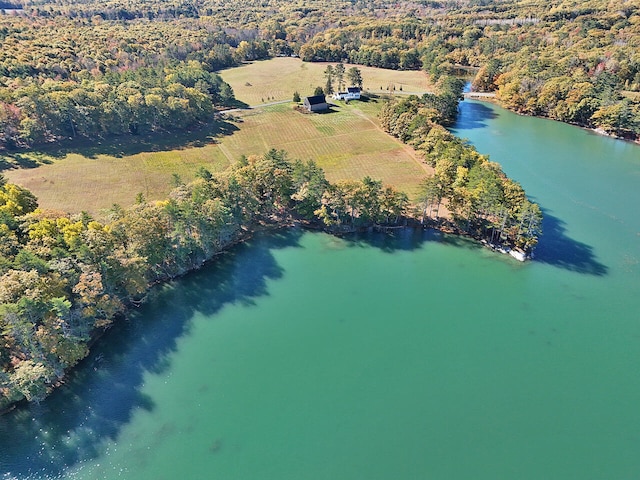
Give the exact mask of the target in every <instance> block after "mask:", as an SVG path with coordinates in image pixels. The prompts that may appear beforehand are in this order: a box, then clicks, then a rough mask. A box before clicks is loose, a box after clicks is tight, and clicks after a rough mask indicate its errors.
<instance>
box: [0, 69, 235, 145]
mask: <svg viewBox="0 0 640 480" xmlns="http://www.w3.org/2000/svg"><path fill="white" fill-rule="evenodd" d="M233 100H234V96H233V90H232V89H231V87H230V86H229V85H228V84H227V83H225V82H223V81H222V79H221V78H220V77H219V76H218V75H217V74H214V73H212V72H209V71H208V70H207V69H206V68H205V67H204V66H203V65H202V64H201V63H199V62H197V61H195V60H192V61H189V62H183V63H179V64H176V65H174V66H171V67H169V66H167V67H165V68H163V69H143V68H141V69H138V70H135V71H134V72H123V73H117V72H111V73H110V74H109V75H104V76H101V78H98V79H93V78H91V77H89V78H84V79H83V80H81V81H72V80H66V81H46V80H45V81H39V80H38V79H32V78H18V79H14V80H13V81H11V82H10V83H9V84H8V85H7V86H5V87H0V151H1V150H3V149H12V148H16V147H31V146H34V145H39V144H43V143H48V142H53V141H57V140H60V139H65V138H75V137H85V138H96V137H101V136H104V135H113V134H123V133H131V134H138V133H141V132H144V131H155V130H174V129H181V128H185V127H189V126H191V125H194V124H196V123H199V122H208V121H211V119H212V117H213V115H214V112H215V111H216V109H217V108H218V107H220V106H222V105H228V104H229V103H230V102H232V101H233Z"/></svg>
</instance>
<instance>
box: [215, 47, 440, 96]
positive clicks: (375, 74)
mask: <svg viewBox="0 0 640 480" xmlns="http://www.w3.org/2000/svg"><path fill="white" fill-rule="evenodd" d="M327 65H335V63H331V64H329V63H311V62H303V61H301V60H300V59H299V58H288V57H280V58H272V59H270V60H262V61H259V62H253V63H250V64H247V65H244V66H242V67H237V68H231V69H228V70H223V71H222V72H220V76H221V77H222V78H223V79H224V81H225V82H227V83H229V84H230V85H231V86H232V87H233V91H234V93H235V96H236V98H237V99H238V100H240V101H241V102H244V103H246V104H248V105H259V104H262V103H268V102H270V101H279V100H290V99H292V98H293V92H295V91H297V92H298V93H299V94H300V95H301V96H303V97H304V96H307V95H312V94H313V91H314V89H315V88H316V87H317V86H321V87H322V86H324V84H325V82H326V79H325V77H324V74H323V73H322V72H323V71H324V69H325V68H326V67H327ZM354 66H356V67H358V68H359V69H360V71H361V72H362V80H363V88H364V89H365V90H369V91H370V92H372V93H387V88H388V87H391V88H390V91H393V87H394V86H395V88H396V92H399V91H400V88H401V87H402V91H404V92H412V93H425V92H428V91H430V89H431V84H430V83H429V81H428V77H427V75H426V74H425V73H424V72H420V71H395V70H384V69H381V68H374V67H365V66H362V65H349V64H345V68H346V69H349V68H350V67H354ZM345 80H346V78H345ZM380 87H382V90H381V89H380ZM334 88H337V87H336V86H335V85H334Z"/></svg>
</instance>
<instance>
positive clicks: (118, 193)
mask: <svg viewBox="0 0 640 480" xmlns="http://www.w3.org/2000/svg"><path fill="white" fill-rule="evenodd" d="M217 134H219V131H218V128H217V127H216V126H214V127H213V128H209V129H207V130H201V131H198V132H194V133H183V134H180V135H170V136H150V137H146V138H145V137H122V138H121V139H120V138H118V139H113V140H112V142H111V143H110V144H109V145H108V146H104V147H103V146H101V145H92V146H88V147H83V146H80V147H79V148H78V147H77V146H75V147H74V148H73V152H71V151H67V150H66V149H50V150H47V151H39V152H29V153H24V154H19V155H12V156H3V157H1V158H0V161H2V163H3V164H4V166H5V168H6V167H9V169H6V170H4V171H2V173H3V175H4V176H5V177H6V178H7V179H8V180H9V181H11V182H13V183H17V184H18V185H22V186H23V187H25V188H28V189H29V190H31V191H32V192H33V193H34V194H35V195H36V196H37V197H38V202H39V205H40V206H41V207H43V208H49V209H55V210H62V211H65V212H79V211H82V210H84V211H87V212H90V213H93V214H99V213H100V210H101V209H104V208H108V207H110V206H111V205H113V204H114V203H118V204H120V205H123V206H125V205H130V204H132V203H133V202H134V201H135V199H136V196H137V194H138V193H142V194H143V195H144V196H145V197H146V198H147V199H148V200H159V199H162V198H165V197H166V196H167V194H168V193H169V191H170V190H171V188H172V186H171V181H172V179H173V174H174V173H175V174H178V175H180V177H181V178H182V179H183V180H185V181H189V180H192V179H193V178H194V176H195V173H196V172H197V171H198V169H199V168H200V167H201V166H204V167H206V168H207V169H209V170H210V171H212V172H217V171H221V170H224V169H225V168H227V167H228V166H229V164H230V162H229V160H228V159H227V157H226V156H225V155H224V154H223V153H222V151H221V150H220V148H219V147H218V145H216V144H215V143H214V142H215V140H214V139H213V138H212V136H213V135H217ZM179 144H183V145H184V147H178V146H177V145H179ZM98 152H103V153H98ZM13 166H18V167H22V168H17V169H16V168H10V167H13Z"/></svg>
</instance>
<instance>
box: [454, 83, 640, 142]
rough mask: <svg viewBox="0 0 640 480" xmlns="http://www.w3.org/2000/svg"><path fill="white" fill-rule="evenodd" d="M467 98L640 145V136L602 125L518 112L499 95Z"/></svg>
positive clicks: (517, 113)
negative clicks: (606, 128) (624, 134)
mask: <svg viewBox="0 0 640 480" xmlns="http://www.w3.org/2000/svg"><path fill="white" fill-rule="evenodd" d="M469 93H470V94H473V93H481V92H469ZM487 93H494V94H495V92H487ZM465 100H475V101H478V102H483V103H492V104H494V105H497V106H499V107H500V108H504V109H505V110H508V111H509V112H513V113H515V114H516V115H521V116H523V117H531V118H541V119H543V120H550V121H552V122H558V123H564V124H565V125H571V126H572V127H577V128H580V129H582V130H586V131H588V132H591V133H594V134H596V135H600V136H601V137H607V138H612V139H614V140H621V141H623V142H627V143H632V144H634V145H638V146H640V136H638V137H636V138H628V137H621V136H620V135H616V134H614V133H609V132H607V131H606V130H605V129H603V128H601V127H588V126H586V125H581V124H579V123H571V122H563V121H562V120H557V119H555V118H551V117H546V116H544V115H532V114H529V113H522V112H518V111H516V110H513V109H511V108H509V107H507V106H505V105H504V104H503V103H502V102H501V101H500V99H499V98H498V97H496V96H495V95H493V96H485V95H478V96H473V95H469V96H468V97H465Z"/></svg>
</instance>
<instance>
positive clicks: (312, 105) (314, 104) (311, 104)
mask: <svg viewBox="0 0 640 480" xmlns="http://www.w3.org/2000/svg"><path fill="white" fill-rule="evenodd" d="M304 108H306V109H307V110H309V111H310V112H322V111H324V110H328V109H329V105H327V99H326V97H325V96H324V95H313V96H312V97H305V99H304Z"/></svg>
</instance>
